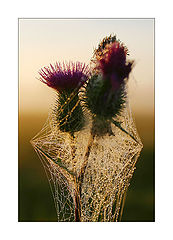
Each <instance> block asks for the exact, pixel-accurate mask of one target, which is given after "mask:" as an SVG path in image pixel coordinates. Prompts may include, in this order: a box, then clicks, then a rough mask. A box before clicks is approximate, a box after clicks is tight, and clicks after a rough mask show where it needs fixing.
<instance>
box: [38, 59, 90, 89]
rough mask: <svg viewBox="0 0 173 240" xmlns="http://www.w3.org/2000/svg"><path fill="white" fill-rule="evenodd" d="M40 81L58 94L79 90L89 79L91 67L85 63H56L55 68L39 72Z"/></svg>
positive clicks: (47, 68) (43, 69) (46, 68)
mask: <svg viewBox="0 0 173 240" xmlns="http://www.w3.org/2000/svg"><path fill="white" fill-rule="evenodd" d="M39 74H40V76H41V77H40V81H41V82H43V83H45V84H46V85H47V86H49V87H51V88H54V89H55V90H57V91H58V92H62V91H66V90H67V91H68V90H74V89H79V88H80V87H81V86H82V85H83V84H84V83H85V82H86V81H87V79H88V77H89V67H88V65H85V64H84V63H80V62H76V63H72V62H69V63H64V62H63V64H60V63H58V62H56V64H55V65H54V66H53V65H52V64H50V67H44V68H42V69H41V70H40V71H39Z"/></svg>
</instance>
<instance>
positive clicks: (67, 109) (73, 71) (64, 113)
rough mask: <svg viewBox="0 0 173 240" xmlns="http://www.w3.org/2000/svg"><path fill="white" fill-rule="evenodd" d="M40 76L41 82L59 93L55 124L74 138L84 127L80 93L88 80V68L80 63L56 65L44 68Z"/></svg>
mask: <svg viewBox="0 0 173 240" xmlns="http://www.w3.org/2000/svg"><path fill="white" fill-rule="evenodd" d="M39 74H40V80H41V82H43V83H45V84H46V85H47V86H49V87H51V88H53V89H55V90H56V92H57V99H56V103H55V106H54V109H53V117H54V124H56V125H58V126H59V129H60V130H61V131H64V132H69V133H70V134H71V135H72V136H73V135H74V133H75V132H77V131H79V130H81V129H82V127H83V125H84V115H83V111H82V106H81V104H80V100H79V96H78V91H79V89H80V87H81V86H83V84H84V83H85V82H86V81H87V79H88V76H89V68H88V66H87V65H85V64H83V63H80V62H76V63H72V62H69V63H64V62H63V64H60V63H56V64H55V65H54V66H53V65H51V64H50V67H44V68H42V69H41V70H40V71H39Z"/></svg>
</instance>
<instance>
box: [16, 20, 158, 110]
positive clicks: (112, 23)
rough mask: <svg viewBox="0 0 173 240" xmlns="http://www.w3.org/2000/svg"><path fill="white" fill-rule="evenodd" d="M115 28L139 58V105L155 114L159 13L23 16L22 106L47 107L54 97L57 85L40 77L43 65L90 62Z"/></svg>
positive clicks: (134, 89) (134, 98) (134, 78)
mask: <svg viewBox="0 0 173 240" xmlns="http://www.w3.org/2000/svg"><path fill="white" fill-rule="evenodd" d="M110 34H116V35H117V38H118V39H120V40H121V41H122V42H123V43H124V44H125V45H126V46H127V47H128V49H129V53H130V56H129V58H130V59H134V60H135V67H134V69H133V71H132V74H131V76H130V79H129V83H130V91H129V95H130V100H131V105H132V108H133V111H134V112H136V113H140V114H153V111H154V20H153V19H20V20H19V112H20V113H26V112H47V111H48V109H49V106H50V104H51V103H52V102H53V90H52V89H49V88H48V87H47V86H46V85H45V84H42V83H41V82H40V81H39V80H38V79H37V78H38V77H39V75H38V70H39V69H40V68H42V67H44V66H48V65H49V64H50V63H55V62H56V61H63V60H65V61H68V60H72V61H82V62H85V63H89V62H90V59H91V57H92V54H93V50H94V48H96V47H97V46H98V43H99V42H100V41H101V40H102V39H103V38H104V37H105V36H108V35H110Z"/></svg>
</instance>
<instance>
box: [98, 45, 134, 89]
mask: <svg viewBox="0 0 173 240" xmlns="http://www.w3.org/2000/svg"><path fill="white" fill-rule="evenodd" d="M127 51H128V50H127V48H126V47H125V46H123V44H120V42H117V41H115V42H113V43H110V44H108V45H107V46H106V47H105V49H104V53H103V55H102V56H96V59H97V69H99V70H101V72H102V74H103V77H104V78H105V79H110V82H111V85H112V89H113V90H117V89H119V87H120V85H121V84H122V83H123V81H124V79H126V78H128V76H129V74H130V72H131V70H132V65H133V61H131V62H128V61H127V60H126V56H127Z"/></svg>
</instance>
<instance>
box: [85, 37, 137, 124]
mask: <svg viewBox="0 0 173 240" xmlns="http://www.w3.org/2000/svg"><path fill="white" fill-rule="evenodd" d="M127 55H128V49H127V48H126V47H125V46H124V45H123V43H121V42H120V40H117V39H116V36H111V35H110V36H109V37H105V38H104V39H103V40H102V41H101V43H100V44H99V46H98V48H97V49H96V50H95V51H94V55H93V58H92V60H91V61H92V63H93V64H94V66H93V67H94V68H93V76H92V77H91V78H90V80H89V82H88V84H87V88H86V99H85V102H86V105H87V107H88V108H89V109H90V111H91V112H92V113H93V115H94V116H97V117H101V118H104V119H105V120H111V119H112V118H113V117H114V118H115V117H116V116H117V115H119V114H120V113H121V110H122V109H123V107H124V106H125V102H126V97H127V93H126V86H125V85H126V81H125V80H126V79H128V77H129V74H130V72H131V70H132V66H133V61H128V60H127Z"/></svg>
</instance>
